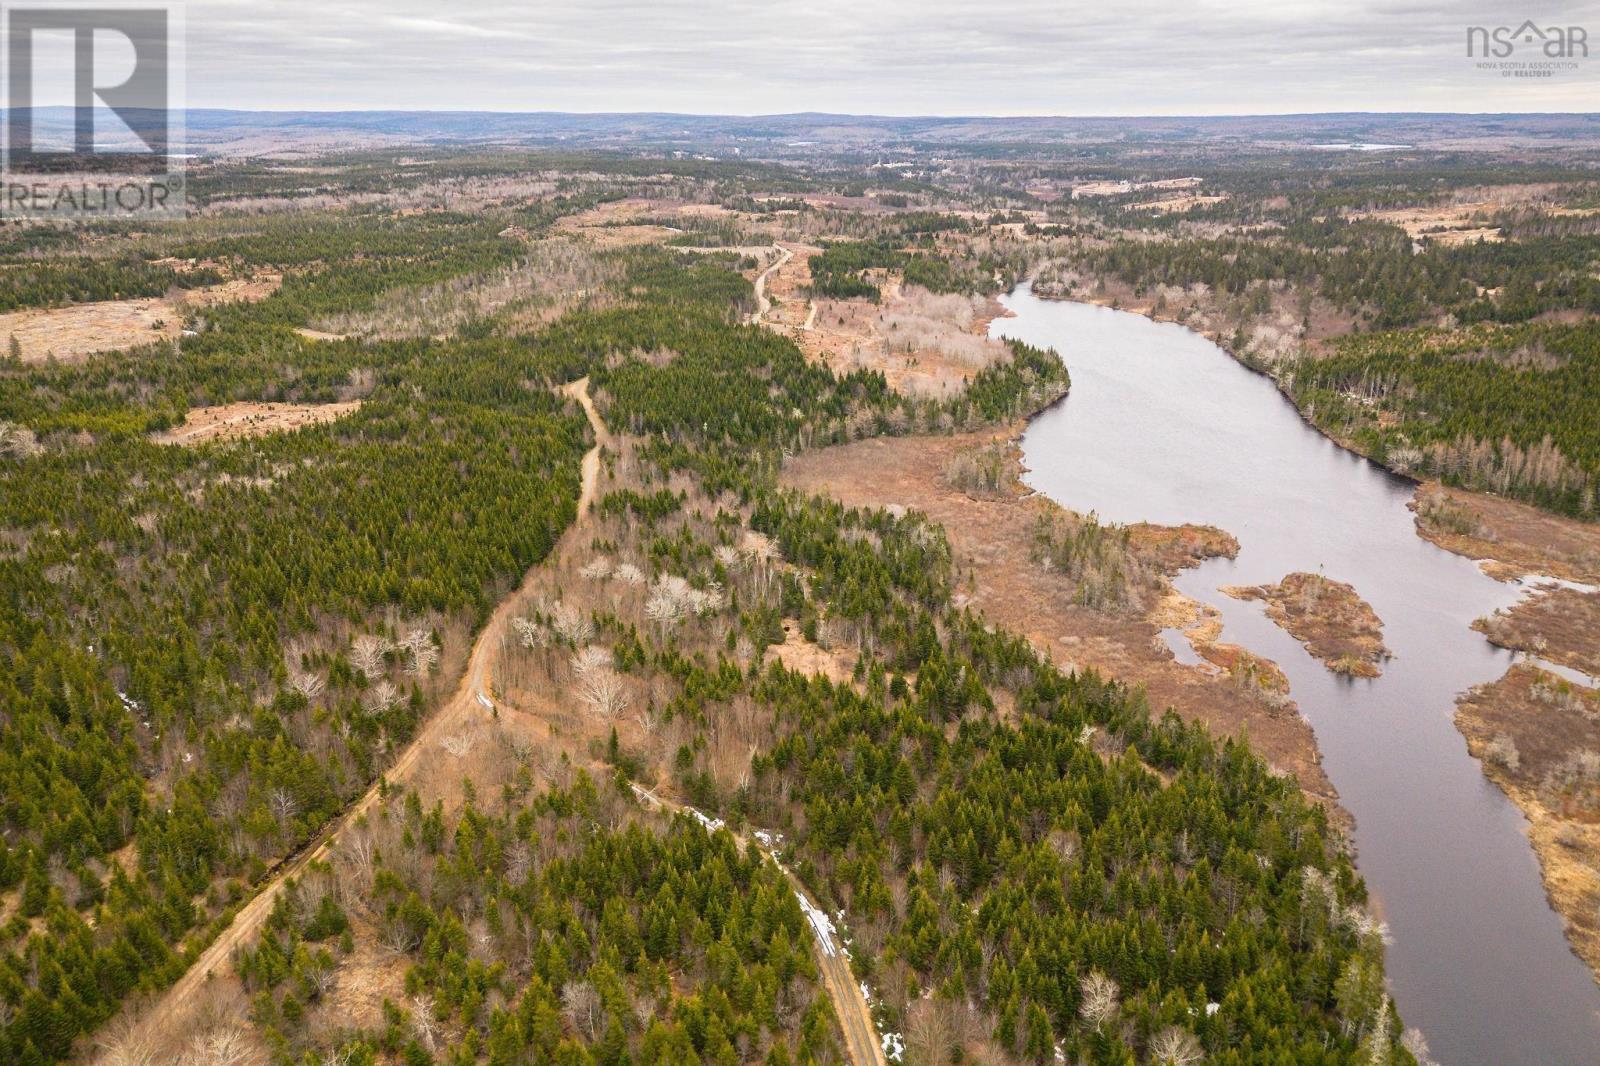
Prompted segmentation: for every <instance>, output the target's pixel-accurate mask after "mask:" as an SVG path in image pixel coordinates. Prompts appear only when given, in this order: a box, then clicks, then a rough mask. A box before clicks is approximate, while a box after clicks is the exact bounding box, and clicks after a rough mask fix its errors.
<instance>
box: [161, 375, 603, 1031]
mask: <svg viewBox="0 0 1600 1066" xmlns="http://www.w3.org/2000/svg"><path fill="white" fill-rule="evenodd" d="M561 391H562V393H563V394H564V395H566V396H569V397H571V398H572V399H575V400H577V401H578V403H579V404H580V405H581V406H582V407H583V412H584V414H585V415H587V416H588V419H589V425H590V426H591V427H593V429H594V434H595V444H594V447H592V448H590V449H589V451H588V452H587V453H585V455H584V457H583V466H582V470H583V481H582V489H581V491H580V493H579V497H578V511H577V520H576V521H575V522H574V523H573V524H572V525H571V526H569V527H568V528H567V531H566V533H565V534H564V535H563V536H564V539H570V538H572V537H573V536H575V535H577V534H578V531H579V529H580V528H581V527H582V526H583V525H584V520H585V519H586V518H587V517H588V515H589V511H590V509H591V508H592V507H593V504H594V498H595V493H596V491H597V487H598V483H599V476H600V450H601V449H602V448H603V447H605V445H606V444H607V443H608V442H609V441H610V439H611V435H610V433H609V432H608V431H607V429H606V425H605V423H604V422H603V421H602V420H601V418H600V415H599V413H598V412H597V411H596V410H595V407H594V401H593V400H591V399H590V397H589V379H588V378H587V377H583V378H579V379H578V380H577V381H574V382H571V383H570V384H568V385H565V386H563V387H562V389H561ZM559 550H560V549H559V548H558V549H557V551H559ZM538 574H539V566H535V567H534V568H533V569H531V570H530V571H529V572H528V574H527V575H526V576H525V577H524V579H523V583H522V587H521V588H519V589H517V590H516V591H515V592H513V593H512V594H511V595H509V596H507V597H505V598H504V599H503V600H501V601H500V603H499V605H498V606H497V607H496V608H495V610H494V613H493V614H492V615H490V617H489V622H488V624H487V625H485V626H484V627H483V629H482V631H481V632H480V633H479V634H478V638H477V640H476V641H475V642H474V643H473V645H472V654H471V657H470V658H469V659H468V660H467V669H466V670H465V672H464V673H463V674H462V677H461V682H460V684H458V685H457V686H456V691H455V693H454V694H453V695H452V696H451V697H450V699H449V701H448V702H447V703H445V705H444V706H443V707H441V708H440V709H439V711H438V712H436V713H435V714H434V715H433V716H432V717H430V718H428V719H427V721H425V722H424V723H423V724H422V727H421V729H420V730H418V732H417V735H416V737H415V738H414V739H413V740H412V741H411V743H410V745H409V746H407V748H406V749H405V751H403V752H402V753H401V754H400V757H399V758H398V759H396V760H395V761H394V763H393V765H391V766H390V767H389V769H388V770H387V771H386V772H385V774H384V775H383V776H384V779H385V780H388V781H391V782H400V781H405V780H406V779H407V778H408V777H410V776H411V773H412V771H413V769H414V768H415V767H416V765H417V764H418V762H420V761H421V760H422V759H423V757H424V754H425V753H428V752H434V751H437V750H438V748H439V746H440V742H441V741H443V740H444V739H445V738H446V737H449V736H451V735H453V734H455V733H457V732H459V731H460V730H461V729H462V728H463V727H465V726H467V725H470V724H471V723H473V722H474V721H476V720H479V719H482V718H485V717H487V716H489V715H491V714H492V713H493V712H494V707H495V704H494V698H493V696H492V695H491V694H490V691H489V681H490V679H491V678H492V676H493V670H494V660H495V658H496V656H497V655H498V653H499V650H500V647H501V644H502V636H503V634H504V633H505V630H506V627H507V626H508V625H509V624H510V621H511V615H512V612H513V608H514V605H517V604H520V603H521V602H522V600H523V598H524V592H525V590H526V589H528V588H529V587H530V585H531V582H533V581H534V580H535V579H536V578H537V576H538ZM377 802H378V783H377V782H374V783H373V785H372V787H371V788H369V789H367V791H366V792H365V793H364V794H363V795H362V796H361V797H360V798H359V799H358V800H356V801H355V802H354V803H352V804H351V805H350V806H349V807H348V808H346V809H345V812H344V813H343V814H342V815H340V816H339V817H338V818H336V819H335V820H334V821H333V822H331V823H330V824H329V825H328V826H327V827H326V828H324V829H323V830H322V832H320V833H318V834H317V835H316V837H314V838H313V839H312V840H311V841H310V842H309V843H307V844H306V845H305V846H304V847H302V848H301V849H300V850H299V851H297V852H295V853H294V854H293V855H291V856H289V857H288V858H286V859H285V860H283V862H281V863H280V864H279V865H278V867H277V869H276V870H275V871H274V872H273V873H272V874H271V875H270V879H269V880H268V881H267V882H266V884H265V885H263V886H262V888H261V890H260V891H259V892H257V893H256V895H255V897H254V898H253V899H251V900H250V901H249V902H248V903H246V904H245V905H244V906H243V907H242V908H240V910H239V913H238V914H237V915H235V916H234V919H233V924H231V925H230V926H228V928H227V929H225V930H223V932H222V933H221V935H219V936H218V937H217V939H216V940H214V941H212V943H211V946H210V947H208V948H206V950H205V951H204V952H202V953H201V955H200V957H199V958H198V959H196V960H195V963H194V965H192V966H190V967H189V969H188V972H186V973H185V974H184V975H183V976H182V977H181V978H179V979H178V981H177V983H176V984H174V985H173V986H172V987H171V988H169V989H168V990H167V991H166V993H165V994H164V995H162V996H161V997H160V999H158V1000H157V1001H156V1003H155V1004H154V1005H153V1007H152V1008H151V1009H150V1011H149V1013H147V1014H146V1015H145V1016H144V1017H143V1018H141V1019H140V1020H139V1021H138V1023H137V1027H136V1031H137V1032H138V1033H139V1034H141V1035H142V1036H144V1037H145V1038H147V1039H150V1040H152V1041H155V1042H159V1041H160V1039H161V1037H162V1035H163V1034H171V1033H176V1032H181V1031H182V1029H181V1026H180V1025H179V1024H178V1023H179V1021H180V1019H183V1018H185V1017H186V1016H188V1015H189V1014H190V1012H195V1011H198V1010H199V1009H201V1008H202V1007H203V1006H204V1004H203V1003H202V1002H201V1000H202V999H203V997H204V987H205V984H206V982H207V981H208V980H209V979H210V978H211V977H212V975H213V974H219V975H220V974H222V973H225V972H226V970H227V968H228V966H229V965H230V961H231V959H232V957H233V953H234V952H235V951H237V950H238V949H239V948H241V947H245V946H247V945H249V944H252V943H254V942H255V939H256V937H257V936H258V934H259V933H260V931H261V927H262V926H263V925H264V924H265V922H266V920H267V917H268V916H269V915H270V914H271V913H272V906H273V903H274V901H275V900H276V899H277V897H278V893H279V892H280V891H282V889H283V886H284V884H285V883H286V882H288V881H290V880H291V879H293V878H297V877H299V876H301V875H302V874H304V873H305V872H306V870H307V869H308V868H309V867H310V866H311V864H312V863H315V862H321V861H325V860H326V859H327V858H328V855H329V852H330V850H331V848H332V846H333V844H334V842H335V841H336V840H337V839H338V837H339V835H340V834H341V833H343V832H344V831H345V830H346V829H348V828H350V827H351V826H353V825H355V824H356V823H357V821H358V820H359V819H360V818H361V817H362V816H363V815H365V814H367V813H369V812H370V811H371V810H372V809H373V808H374V807H375V806H376V805H377Z"/></svg>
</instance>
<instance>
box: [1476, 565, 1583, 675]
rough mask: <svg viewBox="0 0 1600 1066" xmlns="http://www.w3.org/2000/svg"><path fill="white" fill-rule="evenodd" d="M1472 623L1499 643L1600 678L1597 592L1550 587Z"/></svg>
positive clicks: (1503, 646)
mask: <svg viewBox="0 0 1600 1066" xmlns="http://www.w3.org/2000/svg"><path fill="white" fill-rule="evenodd" d="M1472 628H1473V629H1476V630H1477V631H1478V632H1480V633H1482V634H1483V635H1484V636H1486V637H1488V638H1489V640H1490V641H1492V642H1493V643H1495V644H1498V645H1499V646H1500V647H1502V648H1512V649H1514V650H1516V651H1522V652H1527V653H1528V654H1530V655H1537V656H1539V657H1540V658H1541V659H1548V660H1550V661H1551V662H1553V663H1560V664H1561V665H1562V666H1570V667H1572V668H1573V669H1574V670H1581V671H1583V672H1584V673H1586V674H1588V675H1589V676H1590V677H1600V593H1596V592H1580V591H1578V590H1577V589H1571V588H1566V587H1564V586H1560V585H1556V586H1551V587H1549V588H1546V589H1544V590H1542V591H1540V592H1537V593H1535V594H1534V595H1532V596H1529V597H1528V598H1527V599H1525V600H1523V601H1522V602H1521V603H1518V604H1517V605H1516V606H1514V607H1512V608H1511V609H1510V610H1508V611H1496V612H1495V613H1494V614H1492V615H1490V616H1489V617H1487V618H1480V619H1478V620H1477V621H1476V622H1474V623H1472Z"/></svg>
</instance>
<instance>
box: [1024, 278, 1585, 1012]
mask: <svg viewBox="0 0 1600 1066" xmlns="http://www.w3.org/2000/svg"><path fill="white" fill-rule="evenodd" d="M1039 298H1040V299H1049V300H1052V302H1072V303H1082V304H1088V305H1090V306H1094V307H1101V308H1105V309H1107V310H1112V311H1122V312H1124V313H1128V314H1136V315H1139V316H1140V317H1143V318H1146V319H1148V320H1150V321H1152V322H1158V323H1170V324H1173V325H1178V326H1182V327H1183V328H1185V329H1188V330H1190V332H1193V333H1195V334H1197V335H1199V336H1201V337H1204V338H1205V339H1207V340H1209V341H1211V342H1212V343H1213V344H1215V345H1216V346H1217V347H1218V348H1219V349H1221V350H1222V351H1223V352H1225V353H1226V354H1227V355H1228V357H1229V358H1230V359H1232V360H1234V362H1236V363H1238V364H1239V365H1241V366H1243V367H1244V368H1245V369H1247V370H1249V371H1251V372H1252V373H1255V374H1259V375H1262V376H1264V377H1266V378H1268V380H1270V381H1272V383H1273V386H1274V389H1275V390H1276V391H1277V393H1278V395H1279V396H1280V397H1281V398H1282V400H1283V401H1284V402H1285V403H1287V404H1288V405H1289V406H1290V407H1291V408H1292V409H1293V410H1294V412H1295V414H1296V416H1297V417H1298V418H1299V419H1300V421H1301V422H1302V423H1303V424H1304V425H1305V426H1307V427H1308V428H1310V429H1311V430H1313V431H1314V432H1316V433H1317V435H1318V436H1320V437H1321V438H1323V439H1324V440H1328V441H1330V442H1332V443H1333V444H1334V445H1336V446H1337V447H1339V448H1340V449H1342V450H1344V451H1346V452H1348V453H1349V454H1351V455H1354V456H1358V457H1359V458H1361V459H1363V460H1365V461H1366V462H1368V463H1371V464H1372V465H1373V466H1374V467H1377V468H1378V469H1380V470H1382V471H1384V472H1385V473H1386V474H1387V475H1388V476H1390V477H1392V478H1395V479H1397V480H1400V481H1403V482H1408V483H1410V484H1411V485H1413V486H1414V488H1413V495H1412V499H1411V501H1410V504H1409V507H1410V510H1411V511H1412V514H1413V523H1412V529H1413V531H1414V533H1415V534H1416V536H1417V537H1419V538H1420V539H1422V540H1425V541H1427V542H1429V543H1430V544H1433V545H1434V546H1435V547H1437V548H1438V549H1439V550H1441V551H1445V552H1448V553H1450V554H1452V555H1455V556H1457V557H1459V558H1464V559H1467V560H1469V561H1470V562H1472V563H1473V564H1474V565H1475V566H1476V567H1477V568H1478V569H1479V570H1480V571H1481V572H1482V573H1484V574H1485V575H1486V576H1488V577H1490V578H1492V579H1494V580H1496V581H1500V582H1503V583H1508V584H1519V585H1525V586H1527V589H1528V592H1527V596H1526V597H1525V598H1524V601H1523V602H1524V603H1528V602H1531V600H1532V599H1533V598H1535V597H1537V596H1538V595H1539V589H1540V587H1541V586H1540V581H1539V579H1540V578H1544V579H1546V580H1547V581H1548V580H1549V579H1550V578H1558V579H1562V580H1565V581H1569V582H1582V583H1585V584H1589V585H1593V584H1600V525H1596V524H1590V523H1583V522H1580V521H1578V520H1576V519H1571V518H1567V517H1565V516H1562V515H1556V514H1553V513H1550V512H1546V511H1541V510H1539V509H1538V508H1535V507H1533V506H1532V505H1531V504H1527V503H1524V502H1522V501H1519V500H1514V499H1510V498H1508V497H1504V496H1499V495H1495V494H1492V493H1483V492H1477V491H1475V490H1472V489H1465V488H1459V487H1454V486H1446V485H1443V484H1442V483H1440V482H1438V481H1434V480H1427V479H1419V478H1416V477H1414V476H1412V475H1409V474H1404V473H1401V472H1399V471H1396V470H1393V469H1391V468H1390V467H1388V466H1386V465H1385V464H1383V463H1381V462H1379V461H1377V460H1376V459H1374V458H1373V457H1372V456H1370V455H1367V454H1365V453H1363V452H1362V451H1361V450H1359V449H1357V448H1355V447H1353V446H1352V445H1351V444H1350V442H1348V441H1344V440H1341V439H1339V438H1338V437H1337V436H1335V435H1333V434H1331V433H1329V432H1327V431H1326V430H1325V429H1323V428H1322V427H1320V426H1318V425H1317V424H1316V423H1315V422H1313V421H1312V420H1311V419H1310V418H1308V417H1307V416H1306V414H1305V412H1304V411H1302V410H1301V409H1300V407H1299V405H1298V404H1296V403H1295V402H1294V399H1293V397H1292V396H1290V395H1289V394H1288V392H1287V391H1286V390H1285V389H1284V388H1283V386H1282V385H1281V384H1280V383H1279V381H1278V380H1277V378H1275V377H1274V376H1273V375H1272V374H1271V373H1268V372H1267V371H1266V370H1265V369H1264V368H1263V367H1262V366H1260V365H1258V363H1257V362H1255V361H1253V360H1250V359H1247V358H1244V357H1242V356H1240V355H1239V354H1238V353H1237V352H1235V351H1234V350H1233V348H1232V346H1231V345H1230V344H1229V343H1228V339H1227V338H1225V337H1220V336H1217V335H1216V333H1215V331H1213V330H1199V329H1195V328H1194V327H1192V326H1189V325H1188V324H1187V323H1185V322H1182V321H1179V319H1178V318H1177V317H1176V315H1175V314H1172V313H1170V312H1165V313H1160V314H1158V313H1156V312H1155V311H1154V308H1153V307H1152V306H1149V305H1145V306H1137V305H1135V306H1126V305H1124V306H1113V303H1114V302H1118V301H1117V300H1116V298H1115V297H1099V298H1095V297H1090V298H1085V299H1073V300H1058V299H1055V298H1053V297H1043V296H1041V297H1039ZM1448 525H1459V526H1461V527H1462V528H1463V529H1467V530H1468V531H1467V532H1459V531H1456V530H1453V529H1451V528H1447V526H1448ZM1596 595H1600V594H1596ZM1524 669H1525V667H1524V666H1523V664H1521V663H1514V664H1512V665H1511V666H1510V667H1509V669H1508V670H1507V671H1506V672H1505V674H1504V675H1503V676H1502V677H1501V678H1499V679H1497V680H1495V681H1492V682H1489V683H1486V684H1484V685H1480V686H1472V687H1468V688H1465V689H1462V690H1458V691H1457V692H1456V693H1455V694H1454V707H1453V710H1454V712H1455V713H1454V714H1453V716H1452V721H1453V723H1454V725H1455V727H1456V731H1457V733H1459V734H1460V735H1461V736H1462V737H1463V739H1465V740H1466V741H1467V748H1468V752H1469V754H1470V755H1471V757H1472V758H1473V759H1474V760H1475V761H1476V762H1477V763H1478V769H1479V771H1480V772H1481V774H1482V775H1483V777H1484V778H1485V779H1486V780H1488V781H1491V782H1493V783H1494V784H1495V785H1496V786H1497V788H1498V789H1499V791H1501V792H1502V793H1503V794H1504V795H1505V797H1506V798H1507V799H1508V800H1509V801H1510V802H1511V803H1512V805H1513V806H1515V807H1516V809H1517V810H1518V811H1519V812H1520V814H1521V815H1522V818H1523V823H1524V824H1523V835H1524V837H1525V838H1526V839H1527V841H1528V844H1529V848H1530V850H1531V851H1532V852H1533V853H1534V857H1535V858H1536V860H1537V862H1538V865H1539V873H1540V884H1541V888H1542V889H1543V892H1544V896H1545V900H1546V902H1547V904H1548V905H1549V907H1550V909H1551V910H1552V911H1553V912H1555V914H1556V915H1557V916H1558V917H1559V918H1560V919H1561V921H1562V925H1563V931H1564V933H1565V941H1566V943H1567V946H1568V948H1569V950H1571V951H1572V953H1573V954H1574V955H1575V956H1577V957H1578V958H1579V959H1581V960H1582V961H1583V962H1584V963H1585V965H1586V967H1587V968H1588V969H1589V971H1590V975H1591V977H1592V978H1593V979H1594V980H1595V981H1596V982H1597V983H1600V930H1597V928H1596V922H1597V920H1596V919H1595V917H1594V912H1595V906H1596V903H1597V902H1600V832H1597V833H1588V832H1582V833H1578V832H1574V831H1573V830H1572V829H1569V830H1567V831H1566V832H1564V833H1560V832H1558V831H1559V830H1562V829H1563V827H1574V829H1576V828H1577V827H1578V826H1579V824H1580V823H1578V822H1574V821H1573V820H1571V819H1568V818H1562V817H1559V816H1557V815H1555V814H1553V813H1552V811H1551V810H1550V809H1549V807H1548V806H1547V805H1546V804H1545V803H1544V802H1543V801H1542V800H1541V799H1540V798H1539V797H1538V796H1537V795H1536V792H1535V790H1533V789H1531V788H1529V787H1526V786H1519V785H1518V784H1517V783H1515V782H1513V781H1511V780H1510V779H1509V778H1508V776H1507V774H1506V771H1505V770H1504V768H1502V767H1499V766H1496V765H1494V764H1493V763H1492V759H1491V758H1488V757H1486V755H1487V753H1488V744H1487V739H1488V738H1486V737H1484V736H1482V735H1480V734H1481V730H1478V729H1476V728H1475V724H1476V723H1477V722H1478V721H1481V719H1482V717H1483V712H1482V710H1481V709H1482V708H1485V707H1486V706H1489V705H1492V704H1494V703H1496V702H1498V703H1499V704H1500V705H1501V706H1500V708H1499V709H1500V710H1501V711H1502V712H1504V711H1506V710H1509V709H1511V708H1513V707H1517V706H1521V707H1523V709H1525V710H1528V709H1529V705H1528V704H1527V701H1526V700H1521V699H1520V697H1518V696H1516V692H1515V691H1514V690H1518V689H1519V687H1526V686H1519V683H1518V679H1519V678H1521V677H1522V675H1521V674H1520V673H1519V671H1522V670H1524ZM1513 697H1515V698H1513ZM1468 708H1472V710H1470V711H1469V710H1468ZM1530 713H1532V711H1531V710H1530ZM1543 720H1544V719H1543V718H1541V719H1539V721H1540V722H1541V723H1542V722H1543ZM1313 738H1314V734H1313ZM1314 742H1315V739H1314ZM1318 755H1319V758H1320V745H1318ZM1341 809H1342V808H1341ZM1582 825H1583V826H1584V827H1586V828H1592V827H1589V826H1588V824H1587V823H1582ZM1558 838H1559V839H1558ZM1580 869H1581V870H1583V871H1586V873H1585V874H1584V878H1586V879H1587V880H1588V881H1590V882H1591V884H1590V885H1589V886H1588V887H1586V888H1581V889H1580V888H1578V887H1575V883H1576V882H1577V881H1578V880H1581V879H1580V878H1578V877H1577V876H1576V875H1575V873H1574V871H1575V870H1580Z"/></svg>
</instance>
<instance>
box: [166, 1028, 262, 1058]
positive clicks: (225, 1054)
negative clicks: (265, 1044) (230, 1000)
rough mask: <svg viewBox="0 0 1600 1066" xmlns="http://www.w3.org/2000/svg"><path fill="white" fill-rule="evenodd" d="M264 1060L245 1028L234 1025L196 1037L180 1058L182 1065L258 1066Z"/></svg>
mask: <svg viewBox="0 0 1600 1066" xmlns="http://www.w3.org/2000/svg"><path fill="white" fill-rule="evenodd" d="M262 1061H263V1058H262V1055H261V1053H260V1051H259V1050H257V1049H256V1048H255V1047H253V1046H252V1045H251V1043H250V1041H249V1039H248V1038H247V1037H246V1036H245V1033H244V1030H242V1029H240V1028H238V1027H237V1026H232V1025H229V1026H222V1027H219V1028H216V1029H212V1030H211V1031H210V1032H207V1033H202V1034H200V1035H199V1036H197V1037H195V1038H194V1039H193V1040H191V1041H190V1042H189V1047H188V1049H187V1050H186V1051H185V1052H184V1055H183V1057H182V1058H181V1059H180V1060H179V1062H180V1063H181V1064H182V1066H256V1064H257V1063H260V1062H262Z"/></svg>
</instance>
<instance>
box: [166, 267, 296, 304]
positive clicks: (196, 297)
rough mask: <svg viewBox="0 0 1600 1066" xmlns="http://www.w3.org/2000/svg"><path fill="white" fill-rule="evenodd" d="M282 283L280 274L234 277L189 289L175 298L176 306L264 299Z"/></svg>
mask: <svg viewBox="0 0 1600 1066" xmlns="http://www.w3.org/2000/svg"><path fill="white" fill-rule="evenodd" d="M282 285H283V275H282V274H261V275H258V276H256V277H253V278H234V279H233V280H231V281H225V282H223V283H222V284H221V285H207V286H205V287H204V288H200V289H189V290H187V291H185V292H184V293H183V294H182V295H181V296H179V297H178V298H177V300H176V303H177V306H179V307H185V308H192V307H212V306H215V305H217V304H231V303H255V302H257V301H258V300H265V299H266V298H267V297H268V296H271V295H272V294H273V293H275V292H277V291H278V289H279V287H280V286H282Z"/></svg>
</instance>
